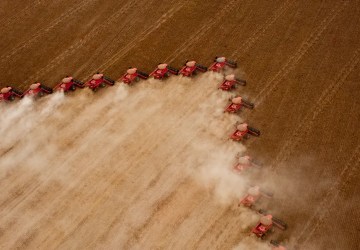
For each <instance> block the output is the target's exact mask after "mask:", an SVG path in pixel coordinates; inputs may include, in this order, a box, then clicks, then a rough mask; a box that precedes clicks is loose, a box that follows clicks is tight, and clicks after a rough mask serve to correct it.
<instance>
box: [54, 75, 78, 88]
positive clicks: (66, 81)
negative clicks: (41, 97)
mask: <svg viewBox="0 0 360 250" xmlns="http://www.w3.org/2000/svg"><path fill="white" fill-rule="evenodd" d="M84 85H85V84H84V83H83V82H81V81H79V80H77V79H74V78H73V77H71V76H66V77H65V78H63V79H62V80H61V82H60V83H59V84H57V85H56V86H55V88H54V90H57V91H63V92H68V91H74V90H75V89H76V88H77V87H78V88H84V87H85V86H84Z"/></svg>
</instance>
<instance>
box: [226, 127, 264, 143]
mask: <svg viewBox="0 0 360 250" xmlns="http://www.w3.org/2000/svg"><path fill="white" fill-rule="evenodd" d="M235 126H236V130H235V131H234V132H233V133H232V134H231V135H230V139H232V140H234V141H241V140H242V139H243V138H244V139H247V138H248V135H253V136H257V137H258V136H260V131H259V130H257V129H255V128H252V127H250V126H248V125H247V123H240V124H238V123H236V124H235Z"/></svg>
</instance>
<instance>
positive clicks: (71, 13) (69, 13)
mask: <svg viewBox="0 0 360 250" xmlns="http://www.w3.org/2000/svg"><path fill="white" fill-rule="evenodd" d="M94 1H97V0H83V1H81V2H80V3H79V4H77V5H76V6H75V7H74V8H71V9H70V10H68V11H66V12H64V13H62V14H61V15H60V16H59V17H58V18H56V19H55V20H54V21H53V22H52V23H51V24H50V25H49V26H45V28H43V29H40V30H39V31H37V32H36V33H35V34H34V35H33V36H32V37H31V38H30V39H28V40H26V41H24V42H23V43H21V44H20V45H18V46H16V47H14V48H13V49H12V50H10V51H9V53H7V54H6V55H3V56H1V57H0V64H3V63H4V62H5V60H7V59H9V58H10V57H12V56H13V55H15V54H16V53H18V52H19V51H20V50H22V49H24V48H26V47H28V46H29V45H30V44H31V43H33V42H34V41H36V39H38V38H39V37H40V36H42V35H44V34H46V33H47V32H49V31H51V30H52V29H53V28H55V27H56V26H57V25H58V24H60V23H61V22H62V21H64V20H66V21H69V19H72V18H75V17H76V16H77V15H75V14H74V13H76V12H77V11H79V10H81V9H82V7H83V6H85V4H90V3H91V2H94Z"/></svg>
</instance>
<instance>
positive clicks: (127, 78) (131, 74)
mask: <svg viewBox="0 0 360 250" xmlns="http://www.w3.org/2000/svg"><path fill="white" fill-rule="evenodd" d="M140 78H141V79H144V80H146V79H148V78H149V75H148V74H146V73H144V72H141V71H139V70H138V69H137V68H129V69H128V70H127V71H126V73H125V74H124V75H123V76H122V77H121V81H122V82H123V83H125V84H129V85H130V84H132V83H133V82H138V81H139V80H140Z"/></svg>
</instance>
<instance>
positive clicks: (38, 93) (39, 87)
mask: <svg viewBox="0 0 360 250" xmlns="http://www.w3.org/2000/svg"><path fill="white" fill-rule="evenodd" d="M52 93H53V90H52V88H50V87H47V86H45V85H44V84H42V83H39V82H37V83H33V84H31V85H30V87H29V89H28V90H26V91H25V92H24V94H23V96H33V97H36V98H37V97H42V96H44V95H46V94H52Z"/></svg>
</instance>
